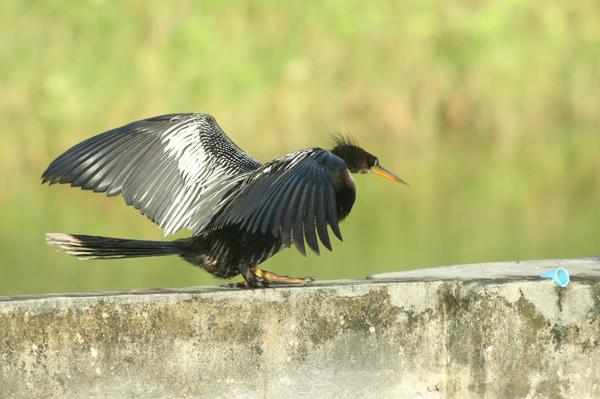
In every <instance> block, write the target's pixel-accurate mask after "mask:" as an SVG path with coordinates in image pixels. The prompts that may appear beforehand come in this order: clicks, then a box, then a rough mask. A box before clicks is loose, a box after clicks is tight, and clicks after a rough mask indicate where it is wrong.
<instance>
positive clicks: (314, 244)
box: [42, 113, 404, 287]
mask: <svg viewBox="0 0 600 399" xmlns="http://www.w3.org/2000/svg"><path fill="white" fill-rule="evenodd" d="M367 172H374V173H377V174H379V175H381V176H383V177H385V178H387V179H390V180H392V181H395V182H399V183H404V182H403V180H402V179H400V178H399V177H397V176H395V175H394V174H392V173H391V172H389V171H387V170H386V169H384V168H383V167H381V166H380V165H379V161H378V160H377V158H376V157H375V156H373V155H371V154H369V153H368V152H366V151H365V150H363V149H362V148H360V147H358V146H357V145H355V144H353V143H351V142H349V141H348V140H345V139H338V140H336V146H335V148H333V149H332V150H331V151H326V150H323V149H321V148H310V149H305V150H300V151H296V152H292V153H290V154H287V155H284V156H282V157H281V158H278V159H275V160H273V161H270V162H267V163H264V164H262V163H260V162H259V161H257V160H256V159H254V158H253V157H251V156H250V155H248V154H246V153H245V152H243V151H242V150H241V149H240V148H239V147H238V146H237V145H235V144H234V143H233V142H232V141H231V140H230V139H229V137H227V136H226V135H225V133H224V132H223V130H221V128H220V127H219V125H218V124H217V122H216V121H215V119H214V118H213V117H212V116H210V115H205V114H193V113H189V114H170V115H162V116H157V117H154V118H149V119H144V120H140V121H137V122H133V123H130V124H128V125H125V126H122V127H119V128H116V129H113V130H109V131H107V132H105V133H102V134H99V135H97V136H94V137H92V138H89V139H87V140H85V141H83V142H81V143H79V144H77V145H75V146H74V147H72V148H71V149H69V150H68V151H66V152H65V153H64V154H62V155H61V156H59V157H58V158H57V159H55V160H54V161H53V162H52V163H51V164H50V166H49V167H48V169H47V170H46V171H45V172H44V174H43V175H42V179H43V181H42V182H43V183H45V182H50V184H53V183H70V184H71V186H73V187H81V188H82V189H84V190H93V191H94V192H104V193H106V195H107V196H109V197H110V196H115V195H118V194H121V195H122V196H123V198H124V199H125V202H126V203H127V205H133V206H134V207H135V208H136V209H138V210H139V211H140V212H141V213H142V214H144V215H146V216H147V217H148V218H149V219H150V220H152V221H153V222H155V223H157V224H158V225H159V226H160V227H161V228H162V229H163V230H164V233H165V235H169V234H172V233H175V232H176V231H178V230H180V229H182V228H188V229H190V230H192V231H193V235H192V237H190V238H186V239H181V240H175V241H170V242H168V241H167V242H163V241H141V240H128V239H120V238H107V237H99V236H86V235H76V234H60V233H58V234H47V235H46V239H47V241H48V243H49V244H51V245H56V246H58V247H59V248H61V249H62V250H64V251H65V252H67V253H68V254H70V255H74V256H77V257H79V258H83V259H115V258H134V257H144V256H161V255H179V256H181V257H182V258H183V259H185V260H186V261H188V262H190V263H192V264H194V265H198V266H201V267H203V268H204V269H205V270H206V271H208V272H209V273H211V274H213V275H215V276H217V277H221V278H230V277H233V276H236V275H238V274H241V275H242V277H243V278H244V280H245V283H246V285H247V286H249V287H260V286H262V287H268V286H273V285H280V284H303V283H306V282H308V281H311V279H307V278H292V277H287V276H281V275H278V274H275V273H271V272H267V271H264V270H261V269H259V268H258V265H259V264H260V263H262V262H263V261H265V260H266V259H268V258H269V257H271V256H272V255H274V254H275V253H276V252H277V251H279V250H280V249H282V248H284V247H289V246H290V245H291V244H292V243H293V244H294V245H295V246H296V248H298V250H299V251H300V252H301V253H302V254H305V241H306V244H308V246H309V247H310V248H311V249H312V250H313V251H314V252H316V253H317V254H318V253H319V245H318V240H317V236H318V237H319V239H320V241H321V243H322V244H323V245H324V246H325V247H326V248H327V249H329V250H331V243H330V240H329V235H328V232H327V226H328V225H329V228H330V229H331V231H332V232H333V233H334V234H335V235H336V236H337V237H338V238H339V239H340V240H341V239H342V235H341V233H340V230H339V227H338V223H339V222H340V221H341V220H343V219H344V218H345V217H346V216H348V213H350V210H351V209H352V205H353V204H354V200H355V195H356V194H355V193H356V190H355V187H354V180H353V179H352V176H351V175H350V173H367Z"/></svg>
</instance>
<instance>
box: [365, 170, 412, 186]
mask: <svg viewBox="0 0 600 399" xmlns="http://www.w3.org/2000/svg"><path fill="white" fill-rule="evenodd" d="M371 170H372V171H373V173H376V174H378V175H379V176H383V177H385V178H386V179H388V180H391V181H393V182H396V183H402V184H406V185H407V186H410V184H408V183H407V182H405V181H404V180H402V179H401V178H399V177H398V176H396V175H395V174H393V173H392V172H390V171H389V170H387V169H385V168H383V167H381V166H379V165H376V166H373V167H372V168H371Z"/></svg>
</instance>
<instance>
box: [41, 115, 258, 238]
mask: <svg viewBox="0 0 600 399" xmlns="http://www.w3.org/2000/svg"><path fill="white" fill-rule="evenodd" d="M259 166H260V162H258V161H257V160H256V159H254V158H252V157H250V156H249V155H247V154H246V153H244V152H243V151H242V150H240V148H239V147H238V146H237V145H235V143H233V142H232V141H231V140H230V139H229V138H228V137H227V136H226V135H225V133H224V132H223V131H222V130H221V128H220V127H219V125H218V124H217V123H216V121H215V120H214V118H213V117H211V116H210V115H204V114H172V115H162V116H158V117H155V118H149V119H144V120H141V121H137V122H133V123H130V124H128V125H125V126H122V127H120V128H117V129H113V130H110V131H108V132H105V133H102V134H99V135H97V136H94V137H92V138H90V139H88V140H86V141H84V142H82V143H80V144H78V145H76V146H74V147H72V148H71V149H69V150H68V151H66V152H65V153H64V154H62V155H61V156H60V157H58V158H57V159H56V160H54V161H53V162H52V164H50V166H49V167H48V169H47V170H46V171H45V172H44V174H43V175H42V177H43V181H44V182H46V181H49V182H50V183H51V184H52V183H70V184H71V185H72V186H75V187H81V188H83V189H86V190H94V191H97V192H106V193H107V194H108V195H117V194H121V195H122V196H123V197H124V199H125V202H126V203H127V204H128V205H132V206H134V207H135V208H136V209H138V210H139V211H140V212H141V213H142V214H144V215H146V216H147V217H148V218H150V219H151V220H152V221H154V222H156V223H157V224H158V225H159V226H160V227H161V228H162V229H163V230H164V233H165V235H168V234H172V233H175V232H176V231H178V230H180V229H182V228H184V227H187V228H190V229H193V230H197V228H198V226H199V225H205V224H206V223H207V218H210V217H211V215H213V214H214V211H215V208H216V207H218V206H220V204H222V203H223V201H222V199H223V196H224V195H225V194H227V193H228V192H229V191H230V190H231V189H232V188H233V187H234V185H235V184H236V183H237V182H238V181H239V180H240V179H242V178H243V176H245V175H246V174H247V173H249V172H251V171H253V170H255V169H256V168H258V167H259Z"/></svg>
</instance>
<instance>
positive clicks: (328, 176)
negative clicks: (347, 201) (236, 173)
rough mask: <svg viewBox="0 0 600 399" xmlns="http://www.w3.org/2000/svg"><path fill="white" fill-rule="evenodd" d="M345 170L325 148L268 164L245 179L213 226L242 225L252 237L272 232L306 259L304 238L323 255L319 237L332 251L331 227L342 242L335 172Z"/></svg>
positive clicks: (343, 171) (314, 249)
mask: <svg viewBox="0 0 600 399" xmlns="http://www.w3.org/2000/svg"><path fill="white" fill-rule="evenodd" d="M345 171H346V164H345V163H344V161H342V160H341V159H340V158H338V157H336V156H335V155H333V154H331V153H330V152H327V151H324V150H322V149H309V150H303V151H298V152H295V153H292V154H289V155H286V156H284V157H282V158H279V159H276V160H274V161H271V162H269V163H266V164H265V165H263V166H262V167H261V168H259V169H257V170H256V171H254V172H253V173H252V174H251V175H250V176H249V177H247V178H246V180H245V181H244V182H243V183H242V184H241V186H240V187H239V189H238V190H237V193H236V194H235V196H234V197H233V198H232V199H231V200H230V202H229V203H228V204H227V205H226V206H225V207H223V209H222V212H221V213H220V214H219V215H218V216H216V217H215V220H213V221H212V222H211V226H212V227H213V228H219V227H221V226H225V225H229V224H239V225H240V226H241V228H243V229H245V230H247V231H249V232H252V233H255V232H256V231H260V232H261V233H263V234H267V233H268V232H270V233H271V234H273V235H274V236H275V237H280V238H281V240H282V243H283V244H284V245H286V246H290V245H291V243H292V242H293V243H294V244H295V245H296V247H297V248H298V250H299V251H300V252H301V253H302V254H305V246H304V240H305V239H306V243H307V244H308V246H309V247H310V248H311V249H312V250H313V251H315V252H316V253H317V254H318V253H319V245H318V242H317V234H318V236H319V238H320V240H321V242H322V243H323V245H325V247H326V248H328V249H329V250H331V242H330V240H329V236H328V233H327V225H329V226H330V227H331V229H332V231H333V232H334V234H335V235H336V236H337V237H338V238H339V239H340V240H341V239H342V235H341V233H340V230H339V227H338V217H337V207H336V199H335V187H334V182H333V176H332V173H345ZM315 230H316V232H315Z"/></svg>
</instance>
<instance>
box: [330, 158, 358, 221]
mask: <svg viewBox="0 0 600 399" xmlns="http://www.w3.org/2000/svg"><path fill="white" fill-rule="evenodd" d="M333 183H334V186H335V201H336V204H337V215H338V219H339V220H340V221H342V220H343V219H344V218H346V216H348V214H349V213H350V211H351V210H352V205H354V201H355V199H356V186H355V185H354V179H353V178H352V175H351V174H350V171H349V170H348V169H346V170H344V171H340V172H337V173H334V174H333Z"/></svg>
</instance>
